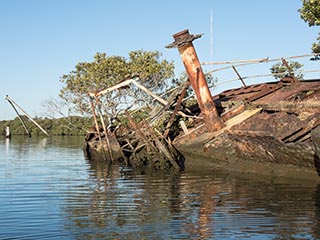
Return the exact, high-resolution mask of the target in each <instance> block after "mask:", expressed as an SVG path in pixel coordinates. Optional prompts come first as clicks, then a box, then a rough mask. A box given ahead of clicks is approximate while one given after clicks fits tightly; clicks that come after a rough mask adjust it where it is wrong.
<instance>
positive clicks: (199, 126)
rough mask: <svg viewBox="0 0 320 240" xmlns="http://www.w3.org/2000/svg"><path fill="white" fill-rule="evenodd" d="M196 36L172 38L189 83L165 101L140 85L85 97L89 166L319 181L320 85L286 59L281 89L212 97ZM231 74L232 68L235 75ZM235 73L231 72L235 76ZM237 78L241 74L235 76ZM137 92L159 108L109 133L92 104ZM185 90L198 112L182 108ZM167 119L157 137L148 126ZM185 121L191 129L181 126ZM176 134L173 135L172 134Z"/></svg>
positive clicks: (263, 86)
mask: <svg viewBox="0 0 320 240" xmlns="http://www.w3.org/2000/svg"><path fill="white" fill-rule="evenodd" d="M200 37H201V35H192V34H189V31H188V30H184V31H182V32H179V33H176V34H174V35H173V38H174V42H173V43H171V44H169V45H167V46H166V47H168V48H177V49H178V51H179V54H180V56H181V59H182V62H183V64H184V66H185V69H186V72H187V75H188V81H186V83H185V84H184V85H182V86H180V87H179V88H177V89H176V90H175V91H174V92H173V93H172V94H171V95H170V97H169V98H168V99H167V100H165V99H163V98H161V97H159V96H157V95H156V94H154V93H152V92H151V91H149V90H148V89H146V88H145V87H144V86H142V85H141V84H140V83H139V78H138V77H132V78H129V79H126V80H124V81H122V82H120V83H118V84H116V85H115V86H112V87H110V88H107V89H103V90H100V91H96V92H91V93H89V95H90V97H91V98H92V112H93V115H94V119H95V129H94V130H93V131H91V132H89V133H88V134H87V136H86V141H85V144H84V152H85V155H86V157H87V158H88V159H90V160H99V159H103V160H106V161H110V162H114V161H120V162H122V163H124V164H126V165H131V166H132V165H136V166H151V168H155V169H168V168H173V169H179V170H181V169H185V168H193V167H195V166H201V167H205V168H215V169H217V168H225V169H230V170H235V171H241V172H253V173H259V174H266V175H276V176H292V177H295V178H300V177H301V178H303V177H318V174H319V173H320V79H310V80H299V79H297V78H296V77H295V75H294V74H293V72H292V71H291V69H290V67H289V66H288V64H287V63H286V60H285V59H282V62H283V64H284V65H285V66H287V67H288V70H289V72H290V74H289V75H288V76H286V77H284V78H282V79H281V80H279V81H274V82H265V83H259V84H252V85H247V84H246V83H245V82H244V80H243V79H242V78H241V76H240V75H238V76H239V80H240V81H241V82H242V85H243V86H242V87H239V88H235V89H229V90H226V91H223V92H221V93H219V94H217V95H214V96H212V95H211V92H210V89H209V87H208V84H207V81H206V79H205V75H204V73H203V70H202V67H201V64H200V62H199V59H198V57H197V54H196V51H195V48H194V46H193V43H192V42H193V41H194V40H195V39H198V38H200ZM233 68H234V67H233ZM234 70H235V72H236V73H237V71H236V69H235V68H234ZM237 74H238V73H237ZM130 84H134V85H135V86H137V87H139V88H140V89H142V90H143V91H145V92H146V93H148V94H149V95H150V96H152V97H153V98H154V99H156V100H157V101H158V102H159V103H161V104H162V107H161V108H160V109H159V111H157V113H156V114H155V115H154V116H152V117H151V118H150V119H149V120H147V119H143V120H142V121H141V122H135V121H134V119H133V118H132V117H131V115H130V112H126V113H125V116H126V118H127V120H128V124H127V125H126V126H124V125H123V124H119V125H118V126H117V127H115V128H113V129H109V128H108V127H107V126H105V124H104V122H103V116H101V115H100V119H101V121H100V123H98V117H97V115H99V114H97V112H96V110H95V104H94V101H93V100H96V101H95V102H97V101H98V98H99V96H101V95H103V94H105V93H106V92H110V91H114V90H116V89H120V88H122V87H124V86H129V85H130ZM189 85H190V86H191V87H192V88H193V90H194V93H195V97H196V100H197V102H196V104H195V105H193V106H188V107H187V106H185V105H184V104H183V102H184V99H185V95H186V91H187V89H188V87H189ZM164 112H169V113H170V114H169V117H167V118H166V119H165V120H164V121H163V125H164V126H165V127H164V128H163V129H162V130H161V131H160V130H159V129H157V128H154V127H153V126H152V124H153V120H154V119H155V118H157V117H159V116H160V115H162V114H163V113H164ZM188 120H190V122H191V123H192V124H190V123H189V124H186V121H188ZM173 126H175V129H176V127H177V126H178V131H177V130H173Z"/></svg>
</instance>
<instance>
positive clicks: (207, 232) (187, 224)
mask: <svg viewBox="0 0 320 240" xmlns="http://www.w3.org/2000/svg"><path fill="white" fill-rule="evenodd" d="M81 145H82V138H81V137H79V138H73V137H72V138H69V137H65V138H63V137H61V138H59V137H50V138H34V137H32V138H25V137H24V138H20V139H18V138H15V137H14V138H11V139H10V141H6V140H5V139H4V138H0V153H3V152H4V153H5V154H0V173H2V174H0V238H1V239H243V238H245V239H320V229H319V225H320V221H319V219H320V185H318V183H317V182H308V181H303V182H302V181H293V180H289V179H284V178H282V179H281V178H273V179H269V178H266V177H261V176H254V175H240V174H238V175H237V174H235V173H230V172H220V171H205V170H201V171H190V170H188V171H185V172H176V173H170V174H159V173H158V174H157V173H152V174H151V173H148V174H146V173H144V172H139V171H132V170H131V169H129V168H123V167H119V166H110V165H107V164H105V163H103V162H86V160H85V159H84V157H83V153H82V150H81Z"/></svg>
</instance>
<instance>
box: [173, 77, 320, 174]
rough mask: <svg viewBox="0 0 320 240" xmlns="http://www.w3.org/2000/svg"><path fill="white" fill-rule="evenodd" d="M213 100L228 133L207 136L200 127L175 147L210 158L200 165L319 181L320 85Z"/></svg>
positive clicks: (245, 91) (260, 89)
mask: <svg viewBox="0 0 320 240" xmlns="http://www.w3.org/2000/svg"><path fill="white" fill-rule="evenodd" d="M213 98H214V99H215V102H216V105H217V106H220V107H219V111H220V115H221V116H222V117H223V118H224V121H225V125H224V127H223V128H222V129H220V130H219V131H215V132H207V131H206V128H205V127H204V125H203V126H198V127H197V128H195V129H190V132H189V134H186V135H182V136H180V137H178V138H176V139H175V141H174V144H175V146H176V147H177V148H178V149H179V150H181V151H182V152H183V153H184V154H191V155H192V156H193V159H194V158H195V157H196V156H198V157H202V158H206V160H204V161H203V162H202V163H200V162H198V163H199V164H202V165H203V164H204V165H206V166H207V167H210V166H212V167H217V166H223V167H224V168H227V169H234V170H240V171H245V172H259V173H263V174H268V175H270V174H276V175H296V177H299V172H300V173H301V172H305V173H307V175H308V174H310V176H311V175H318V172H319V166H320V162H319V156H320V130H319V128H320V127H319V125H320V80H310V81H299V82H295V81H294V80H293V79H285V80H282V81H279V82H274V83H264V84H256V85H252V86H247V87H242V88H237V89H233V90H228V91H225V92H223V93H221V94H218V95H216V96H213ZM208 158H209V159H211V160H209V161H208ZM194 161H196V162H197V160H194ZM198 161H201V160H198ZM196 162H195V163H192V164H191V163H190V164H191V165H195V164H196ZM240 162H241V163H243V164H240ZM241 166H242V167H241ZM186 167H188V161H186ZM289 173H290V174H289Z"/></svg>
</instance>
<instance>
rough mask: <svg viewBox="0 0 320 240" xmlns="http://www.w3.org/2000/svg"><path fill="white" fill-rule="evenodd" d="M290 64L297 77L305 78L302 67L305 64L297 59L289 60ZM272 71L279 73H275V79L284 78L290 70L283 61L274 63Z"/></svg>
mask: <svg viewBox="0 0 320 240" xmlns="http://www.w3.org/2000/svg"><path fill="white" fill-rule="evenodd" d="M288 65H289V67H290V68H291V70H292V71H293V72H294V73H295V77H296V78H297V79H299V80H301V79H303V74H302V72H301V68H302V67H303V65H302V64H301V63H299V62H296V61H288ZM270 70H271V73H272V74H277V75H275V76H274V77H275V79H281V78H284V77H285V76H289V75H290V73H289V70H288V69H287V68H286V66H285V65H284V64H283V63H282V62H279V63H276V64H274V65H273V66H272V67H271V68H270Z"/></svg>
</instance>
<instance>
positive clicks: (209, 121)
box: [166, 30, 223, 132]
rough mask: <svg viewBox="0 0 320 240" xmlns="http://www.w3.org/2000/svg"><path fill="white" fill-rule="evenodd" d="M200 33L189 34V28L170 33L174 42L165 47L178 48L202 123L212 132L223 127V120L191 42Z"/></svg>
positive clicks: (199, 35) (198, 36)
mask: <svg viewBox="0 0 320 240" xmlns="http://www.w3.org/2000/svg"><path fill="white" fill-rule="evenodd" d="M201 35H202V34H197V35H190V34H189V30H183V31H181V32H178V33H176V34H174V35H172V36H173V38H174V42H173V43H171V44H169V45H167V46H166V48H173V47H176V48H178V50H179V53H180V56H181V59H182V62H183V64H184V67H185V69H186V72H187V74H188V77H189V80H190V83H191V86H192V88H193V90H194V91H195V94H196V98H197V101H198V104H199V107H200V110H201V114H202V116H203V120H204V123H205V125H206V127H207V129H208V130H209V131H210V132H212V131H215V130H219V129H221V128H222V127H223V121H222V119H221V118H220V117H219V115H218V111H217V108H216V106H215V104H214V101H213V99H212V95H211V92H210V90H209V87H208V84H207V81H206V79H205V77H204V73H203V71H202V68H201V65H200V62H199V59H198V56H197V53H196V51H195V49H194V47H193V44H192V41H193V40H195V39H197V38H200V37H201Z"/></svg>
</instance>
